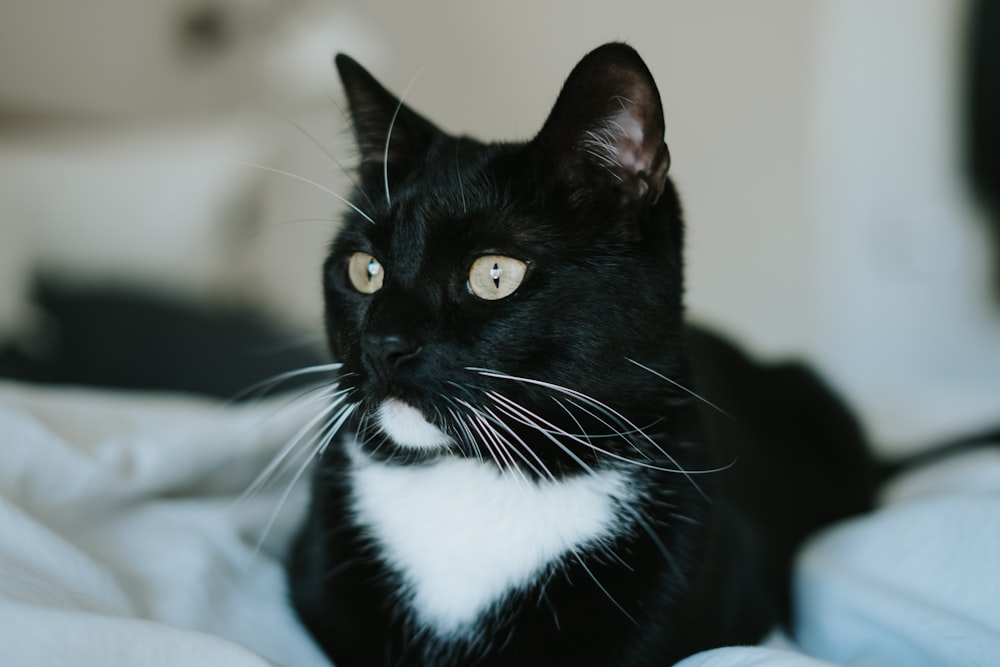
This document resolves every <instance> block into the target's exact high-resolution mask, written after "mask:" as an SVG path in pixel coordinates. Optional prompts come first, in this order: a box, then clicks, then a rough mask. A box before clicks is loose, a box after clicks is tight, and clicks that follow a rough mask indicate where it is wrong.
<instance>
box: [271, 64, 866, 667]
mask: <svg viewBox="0 0 1000 667" xmlns="http://www.w3.org/2000/svg"><path fill="white" fill-rule="evenodd" d="M338 66H339V68H340V73H341V78H342V79H343V81H344V84H345V87H346V89H347V91H348V97H349V99H350V103H351V109H352V115H353V120H354V124H355V130H356V134H357V137H358V140H359V144H360V148H361V155H362V163H361V168H360V177H361V179H360V183H359V189H358V193H357V194H358V198H356V199H355V202H354V203H355V204H356V205H357V207H358V208H357V209H356V210H355V212H354V214H352V215H351V216H349V218H348V220H347V221H346V224H345V227H344V229H343V230H342V232H341V233H340V234H339V235H338V237H337V239H336V240H335V242H334V245H333V248H332V251H331V254H330V259H329V261H328V263H327V267H326V296H327V315H328V333H329V338H330V343H331V348H332V350H333V353H334V355H335V356H336V357H337V358H338V359H339V360H340V361H342V362H343V368H342V371H341V380H340V384H341V386H342V388H343V391H342V393H340V394H338V397H339V398H338V400H340V401H341V402H342V403H343V405H344V406H345V407H344V409H343V410H341V411H340V412H337V413H336V415H337V416H338V421H342V420H348V419H350V420H352V421H351V423H352V425H353V426H354V429H353V430H354V431H355V432H356V435H355V434H351V435H348V436H340V437H339V438H337V439H334V440H333V442H332V444H331V445H330V446H329V447H328V448H327V449H326V451H325V453H324V455H323V457H322V459H321V460H320V462H319V464H318V467H317V471H316V476H315V478H314V482H313V484H314V496H313V501H312V506H311V508H310V511H309V514H308V517H307V519H306V522H305V525H304V527H303V530H302V532H301V534H300V536H299V539H298V541H297V544H296V546H295V550H294V553H293V558H292V562H291V564H290V581H291V588H292V597H293V601H294V603H295V606H296V608H297V610H298V612H299V614H300V616H301V617H302V619H303V621H304V622H305V623H306V625H307V626H308V627H309V629H310V630H311V631H312V632H313V634H314V636H315V637H316V639H317V641H318V642H319V643H320V644H321V645H322V646H323V648H324V649H325V650H326V651H327V652H328V654H329V655H330V656H331V658H332V659H333V660H334V662H335V663H336V664H337V665H338V667H354V666H362V665H363V666H366V667H367V666H372V665H386V666H389V665H414V666H416V665H420V666H424V665H426V666H434V667H447V666H449V665H456V666H457V665H484V666H486V665H496V666H507V665H510V666H514V665H518V666H530V665H558V664H567V665H579V666H586V665H595V666H597V665H603V666H610V665H616V666H625V667H631V666H639V665H665V664H669V663H670V662H671V661H674V660H677V659H679V658H681V657H684V656H685V655H688V654H690V653H692V652H694V651H697V650H700V649H703V648H708V647H711V646H718V645H723V644H732V643H746V642H754V641H757V640H758V639H760V637H761V636H762V635H763V634H764V633H766V632H767V630H768V629H770V628H771V627H772V625H773V624H775V623H776V622H778V621H779V620H782V619H784V618H785V617H786V615H787V586H788V583H787V582H788V567H789V563H790V558H791V554H792V551H793V549H794V548H795V546H796V545H797V544H798V543H799V542H800V541H801V539H802V537H803V536H804V535H805V534H807V533H808V532H809V531H810V530H812V529H814V528H816V527H817V526H819V525H822V524H823V523H825V522H827V521H829V520H832V519H834V518H837V517H840V516H844V515H846V514H849V513H852V512H855V511H858V510H860V509H863V508H864V507H866V506H867V503H868V502H869V498H870V492H871V485H870V481H871V480H870V477H869V476H868V468H867V467H866V464H867V457H866V454H865V451H864V447H863V445H862V443H861V438H860V436H859V433H858V431H857V427H856V425H855V424H854V422H853V420H852V419H851V417H850V416H849V415H848V414H847V413H846V411H845V410H844V409H843V408H842V407H841V406H840V404H839V403H837V401H836V400H835V399H834V398H833V397H832V396H830V395H829V394H828V393H827V392H826V391H825V390H824V389H823V388H822V386H821V385H820V384H819V383H818V382H817V381H816V380H815V379H814V378H813V377H812V376H811V375H809V374H808V373H807V372H805V371H804V370H802V369H800V368H797V367H778V368H771V369H761V368H758V367H755V366H754V365H752V364H750V363H749V362H748V361H747V360H746V359H745V358H744V357H742V355H740V354H739V353H738V352H737V351H736V350H735V349H733V348H732V347H730V346H728V345H727V344H726V343H724V342H722V341H721V340H719V339H717V338H715V337H714V336H710V335H708V334H705V333H699V332H696V331H693V330H688V329H687V328H686V327H685V324H684V318H683V307H682V292H683V279H682V260H681V245H682V243H681V242H682V228H681V221H680V207H679V204H678V200H677V196H676V193H675V192H674V189H673V186H672V185H671V183H670V181H669V180H668V179H667V177H666V171H667V168H668V167H669V154H668V153H667V150H666V146H665V145H664V144H663V118H662V110H661V107H660V101H659V95H658V93H657V91H656V87H655V85H654V84H653V81H652V78H651V77H650V75H649V72H648V71H647V70H646V68H645V66H644V65H643V63H642V61H641V60H640V59H639V57H638V56H637V55H636V54H635V52H634V51H632V50H631V49H630V48H628V47H625V46H623V45H608V46H605V47H602V48H601V49H598V50H596V51H594V52H593V53H591V54H590V55H588V56H587V57H586V58H585V59H584V60H583V61H582V62H581V63H580V65H578V66H577V68H576V69H575V70H574V71H573V73H572V74H571V75H570V77H569V80H568V81H567V83H566V86H565V87H564V89H563V92H562V93H561V95H560V97H559V99H558V101H557V103H556V106H555V108H554V109H553V112H552V114H551V116H550V117H549V119H548V121H547V122H546V124H545V126H544V127H543V129H542V131H541V132H540V133H539V135H538V136H537V137H536V138H535V139H534V140H533V141H531V142H528V143H526V144H481V143H479V142H476V141H473V140H470V139H466V138H455V137H451V136H448V135H445V134H443V133H441V132H440V131H439V130H437V129H436V128H434V127H433V126H432V125H431V124H430V123H428V122H427V121H426V120H424V119H423V118H421V117H420V116H418V115H416V114H415V113H414V112H413V111H412V110H410V109H409V108H408V107H406V106H405V105H401V104H400V103H399V102H398V101H397V100H396V99H395V98H394V97H392V96H391V95H389V94H388V93H387V92H386V91H385V90H384V89H382V88H381V86H379V84H377V83H376V82H375V81H374V79H372V78H371V77H370V76H369V75H368V74H367V73H366V72H365V71H364V70H362V69H361V68H360V67H359V66H358V65H357V64H355V63H353V61H350V60H348V59H346V58H343V57H341V58H340V59H338ZM692 359H693V361H692ZM695 392H698V394H702V395H704V396H709V397H712V398H713V399H714V401H715V402H716V403H718V404H719V406H718V407H716V406H715V405H709V404H708V403H707V402H706V401H705V400H703V399H702V398H701V396H699V395H697V394H696V393H695ZM720 407H721V408H724V409H726V410H727V411H728V412H729V413H731V414H730V415H726V414H723V413H722V411H721V410H719V408H720ZM340 417H342V420H340ZM331 421H333V420H332V419H331ZM349 430H350V429H349ZM331 437H332V434H331Z"/></svg>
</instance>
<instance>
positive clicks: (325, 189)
mask: <svg viewBox="0 0 1000 667" xmlns="http://www.w3.org/2000/svg"><path fill="white" fill-rule="evenodd" d="M221 159H222V160H225V161H226V162H232V163H233V164H239V165H242V166H244V167H253V168H254V169H260V170H262V171H269V172H271V173H274V174H281V175H282V176H287V177H288V178H293V179H295V180H297V181H301V182H303V183H306V184H308V185H311V186H313V187H315V188H319V189H320V190H321V191H323V192H325V193H327V194H328V195H330V196H332V197H334V198H335V199H337V200H338V201H340V202H342V203H344V204H346V205H347V206H350V207H351V208H352V209H353V210H354V212H355V213H357V214H358V215H360V216H361V217H362V218H364V219H365V220H367V221H368V222H370V223H372V224H373V225H374V224H375V221H374V220H372V219H371V217H369V216H368V214H367V213H365V212H364V211H362V210H361V209H360V208H358V207H357V206H355V205H354V204H352V203H351V202H350V201H348V200H347V199H345V198H344V197H341V196H340V195H338V194H337V193H336V192H334V191H333V190H331V189H330V188H328V187H326V186H325V185H320V184H319V183H317V182H316V181H313V180H310V179H308V178H306V177H304V176H299V175H298V174H293V173H292V172H290V171H285V170H284V169H275V168H274V167H268V166H265V165H262V164H257V163H256V162H248V161H246V160H238V159H236V158H230V157H224V158H221Z"/></svg>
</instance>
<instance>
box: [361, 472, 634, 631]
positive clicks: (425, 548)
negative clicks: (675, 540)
mask: <svg viewBox="0 0 1000 667" xmlns="http://www.w3.org/2000/svg"><path fill="white" fill-rule="evenodd" d="M352 479H353V493H354V498H353V502H354V510H355V512H356V513H357V518H358V519H359V520H360V521H361V523H362V524H363V525H366V526H367V527H368V528H369V529H370V530H371V531H372V532H373V534H374V536H375V538H376V540H377V541H378V543H379V544H380V546H381V547H382V549H383V550H384V552H385V554H386V557H387V559H388V562H389V563H390V565H391V566H392V567H393V568H394V569H395V570H396V571H397V572H398V573H399V575H400V576H401V577H402V578H403V581H404V583H405V585H406V586H407V587H408V591H407V593H408V597H409V598H410V599H411V600H412V605H413V608H414V611H415V612H416V614H417V617H418V619H419V620H420V621H421V622H422V623H424V624H426V625H428V626H430V627H432V628H434V629H435V630H436V631H437V632H438V633H439V634H440V635H443V636H452V635H456V634H461V633H463V632H464V631H467V630H468V629H471V627H472V624H473V623H474V622H475V621H476V619H477V618H478V617H479V616H480V614H481V613H482V612H484V611H486V609H487V608H488V607H489V606H490V605H491V604H492V603H494V602H496V601H498V600H499V599H501V598H502V597H503V596H504V594H505V593H508V592H510V591H513V590H517V589H519V588H523V587H525V586H527V585H529V584H531V583H532V582H533V581H534V580H535V579H536V578H537V577H538V576H540V575H541V574H543V573H544V572H545V570H546V567H547V566H548V565H550V564H552V563H553V562H555V561H556V560H557V559H559V558H560V557H562V556H565V555H567V554H570V553H572V552H573V551H574V550H577V549H579V548H580V547H581V546H583V545H586V544H588V543H589V544H593V543H596V542H600V541H602V540H607V539H610V538H612V537H614V536H615V535H617V534H618V533H619V532H620V531H621V530H622V527H623V526H622V524H623V523H624V521H623V520H622V519H621V518H620V517H618V516H617V514H616V512H615V507H616V500H615V499H621V500H626V501H627V499H628V498H627V497H628V496H629V495H630V494H629V490H628V489H629V487H628V485H627V484H626V480H625V477H624V475H622V474H620V473H616V472H602V473H598V474H597V475H594V476H581V477H579V478H573V479H569V480H566V481H559V482H548V481H546V482H539V483H535V482H527V481H525V480H524V479H521V478H519V477H514V476H511V475H501V474H500V473H499V471H497V470H496V469H495V468H493V467H490V466H487V465H485V464H483V463H480V462H478V461H473V460H466V459H451V458H449V459H444V460H442V461H439V462H436V463H433V464H431V465H426V466H387V465H382V464H379V463H374V462H371V461H370V460H368V459H366V458H363V457H362V456H361V455H360V454H359V455H356V456H355V457H354V460H353V478H352Z"/></svg>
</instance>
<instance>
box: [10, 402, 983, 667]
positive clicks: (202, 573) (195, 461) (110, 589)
mask: <svg viewBox="0 0 1000 667" xmlns="http://www.w3.org/2000/svg"><path fill="white" fill-rule="evenodd" d="M304 414H305V413H303V412H302V411H298V412H296V411H295V410H282V409H281V404H280V403H276V402H273V401H272V402H268V403H265V404H258V405H256V406H252V407H227V406H223V405H221V404H218V403H213V402H207V401H198V400H192V399H183V398H176V397H166V396H138V395H134V394H133V395H129V394H123V393H112V392H99V391H94V390H83V389H76V390H74V389H51V388H32V387H27V386H24V385H18V384H14V383H0V665H3V666H4V667H7V666H12V667H13V666H16V667H20V666H22V665H23V666H34V665H74V666H89V665H95V666H98V665H99V666H101V667H118V666H121V667H146V666H157V667H158V666H160V665H185V666H198V665H206V666H208V665H211V666H213V667H216V666H233V667H257V666H262V665H286V666H288V667H314V666H315V667H318V666H321V665H326V664H327V663H326V661H325V659H324V658H323V656H322V655H321V654H320V653H319V652H318V651H317V649H316V648H315V647H314V645H313V644H312V643H311V641H310V640H309V638H308V636H307V635H306V634H305V632H304V631H303V630H302V629H301V628H300V627H299V626H298V625H297V623H296V621H295V618H294V616H293V614H292V612H291V611H290V609H289V607H288V605H287V604H286V602H285V584H284V577H283V573H282V570H281V565H280V554H281V552H282V549H283V548H284V545H285V544H286V543H287V540H288V538H289V536H290V535H291V532H292V530H293V529H294V526H295V524H296V522H297V520H298V516H299V515H300V513H301V511H302V507H303V500H304V495H303V493H304V491H305V485H304V484H300V485H299V488H298V489H297V491H296V492H295V493H294V494H293V495H292V497H290V498H289V499H288V501H287V503H285V505H284V510H283V511H282V512H281V513H280V514H279V515H278V517H277V520H276V521H275V522H274V524H273V526H272V527H271V529H270V530H269V531H268V532H267V538H266V540H265V541H264V543H263V546H262V547H261V548H260V549H258V548H257V544H258V543H259V542H260V536H261V534H262V533H263V532H264V528H265V527H266V526H267V525H268V523H269V522H270V520H271V517H272V514H273V510H274V508H275V507H277V506H278V505H279V500H280V496H281V495H282V493H283V491H284V489H285V486H284V485H277V486H275V487H271V488H267V489H264V490H263V491H262V492H260V493H258V494H256V495H255V496H253V497H252V498H251V499H250V500H248V501H244V502H236V500H237V498H238V497H239V496H240V493H241V492H242V491H243V490H244V489H246V488H247V487H248V485H249V484H250V483H251V481H252V480H253V479H254V477H255V476H256V474H257V473H258V472H259V471H260V470H261V469H263V467H264V466H265V465H266V463H267V461H268V460H269V459H270V458H271V457H272V456H274V454H275V453H276V452H277V451H278V450H279V449H280V447H281V446H282V444H284V443H285V442H287V441H288V440H289V439H290V437H291V436H292V435H293V434H294V433H295V432H296V431H297V429H298V428H299V426H300V425H301V424H302V423H303V420H304ZM830 474H836V471H831V472H830ZM797 598H798V606H799V612H798V627H797V631H796V636H795V640H794V641H795V643H794V645H793V644H791V643H783V644H782V643H780V642H771V643H769V644H768V645H767V646H761V647H735V648H725V649H718V650H715V651H709V652H706V653H703V654H700V655H697V656H693V657H691V658H689V659H687V660H686V661H684V662H683V663H682V664H683V665H684V667H749V666H751V665H753V666H767V667H778V666H781V667H817V666H820V665H830V664H833V665H851V666H855V667H875V666H883V665H884V666H886V667H890V666H891V667H897V666H898V667H919V666H921V665H928V666H930V665H934V666H940V665H948V666H953V665H983V666H986V665H990V666H994V665H1000V452H997V451H982V452H979V453H977V454H975V455H970V456H968V457H965V458H964V459H961V460H956V461H954V462H952V463H950V464H947V465H945V466H939V467H937V468H936V469H935V470H933V471H925V472H924V473H922V474H917V475H912V476H910V477H909V478H908V479H906V480H903V482H902V483H900V484H897V485H896V486H895V487H894V490H893V492H892V493H891V494H890V498H889V501H888V503H887V505H886V506H885V507H883V508H882V509H880V510H878V511H877V512H875V513H873V514H871V515H870V516H866V517H862V518H860V519H857V520H854V521H850V522H847V523H845V524H843V525H841V526H837V527H835V528H834V529H833V530H831V531H828V532H827V533H825V534H824V535H822V536H820V537H819V538H818V539H816V540H814V541H813V542H812V543H811V544H810V545H809V547H808V548H807V549H806V550H805V552H804V553H803V555H802V557H801V558H800V560H799V566H798V571H797ZM779 644H781V645H779Z"/></svg>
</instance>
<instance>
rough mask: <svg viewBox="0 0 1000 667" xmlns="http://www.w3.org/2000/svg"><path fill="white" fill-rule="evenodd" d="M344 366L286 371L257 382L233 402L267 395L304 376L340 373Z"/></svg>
mask: <svg viewBox="0 0 1000 667" xmlns="http://www.w3.org/2000/svg"><path fill="white" fill-rule="evenodd" d="M342 366H343V364H339V363H335V364H317V365H315V366H304V367H302V368H297V369H295V370H291V371H286V372H284V373H279V374H277V375H275V376H273V377H270V378H267V379H266V380H260V381H259V382H255V383H253V384H252V385H250V386H249V387H247V388H246V389H244V390H242V391H240V392H239V393H238V394H236V396H234V397H233V400H239V399H241V398H243V397H245V396H250V395H251V394H254V393H258V392H260V393H265V392H267V391H269V390H270V389H271V388H272V387H275V386H277V385H279V384H281V383H282V382H285V381H287V380H291V379H292V378H297V377H301V376H303V375H311V374H313V373H325V372H327V371H329V372H333V371H338V370H340V368H341V367H342Z"/></svg>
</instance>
